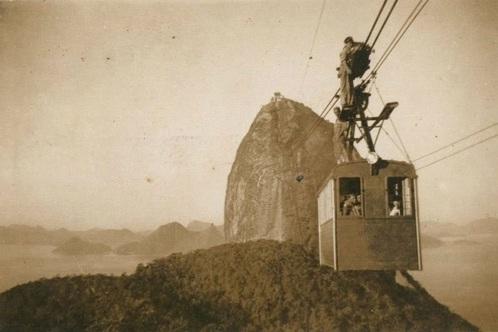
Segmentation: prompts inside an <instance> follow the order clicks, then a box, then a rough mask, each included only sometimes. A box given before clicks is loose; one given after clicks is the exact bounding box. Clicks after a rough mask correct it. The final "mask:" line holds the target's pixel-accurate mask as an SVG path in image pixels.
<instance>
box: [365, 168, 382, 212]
mask: <svg viewBox="0 0 498 332" xmlns="http://www.w3.org/2000/svg"><path fill="white" fill-rule="evenodd" d="M363 183H364V188H363V195H364V201H365V217H367V218H374V217H383V216H387V213H386V190H385V178H384V177H380V176H375V177H366V178H365V179H364V181H363Z"/></svg>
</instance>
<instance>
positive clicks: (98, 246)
mask: <svg viewBox="0 0 498 332" xmlns="http://www.w3.org/2000/svg"><path fill="white" fill-rule="evenodd" d="M111 251H112V249H111V247H109V246H106V245H105V244H103V243H95V242H90V241H85V240H82V239H80V238H79V237H73V238H71V239H69V240H67V241H66V242H64V243H63V244H61V245H60V246H58V247H57V248H55V249H54V250H53V252H54V253H55V254H59V255H70V256H81V255H105V254H109V253H111Z"/></svg>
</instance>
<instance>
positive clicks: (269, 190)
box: [225, 98, 359, 250]
mask: <svg viewBox="0 0 498 332" xmlns="http://www.w3.org/2000/svg"><path fill="white" fill-rule="evenodd" d="M317 121H319V122H318V123H319V125H317ZM313 127H315V129H314V130H313V133H312V135H311V136H309V137H308V138H307V139H306V140H304V138H305V137H306V136H307V133H309V132H310V129H311V128H313ZM334 129H335V125H334V124H333V123H330V122H328V121H326V120H319V117H318V115H317V114H316V113H314V112H313V111H312V110H311V109H310V108H308V107H306V106H304V105H303V104H301V103H298V102H295V101H292V100H290V99H285V98H273V99H272V102H270V103H269V104H267V105H265V106H263V107H262V109H261V110H260V111H259V113H258V114H257V116H256V118H255V119H254V122H253V124H252V125H251V127H250V129H249V131H248V133H247V134H246V136H245V137H244V139H243V140H242V142H241V144H240V146H239V148H238V151H237V155H236V158H235V162H234V163H233V165H232V170H231V172H230V175H229V177H228V185H227V191H226V198H225V237H226V239H227V240H228V241H248V240H254V239H274V240H279V241H283V240H290V241H292V242H294V243H299V244H303V245H304V246H305V247H307V248H308V249H311V250H316V249H317V247H318V230H317V222H316V220H317V215H316V214H317V211H316V209H317V207H316V193H317V190H318V188H319V186H320V185H321V183H322V181H323V180H324V178H325V177H326V176H327V175H328V173H329V172H330V170H331V168H332V167H333V166H334V165H336V164H337V163H338V162H341V161H345V160H347V159H348V157H347V155H346V151H345V149H344V145H343V143H342V142H341V141H340V140H339V139H338V138H337V137H335V134H334V133H335V131H334ZM353 158H354V159H356V158H359V155H358V153H357V152H356V151H355V152H354V154H353Z"/></svg>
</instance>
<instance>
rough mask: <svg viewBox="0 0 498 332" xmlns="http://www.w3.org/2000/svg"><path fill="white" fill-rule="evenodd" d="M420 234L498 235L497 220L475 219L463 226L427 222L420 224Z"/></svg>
mask: <svg viewBox="0 0 498 332" xmlns="http://www.w3.org/2000/svg"><path fill="white" fill-rule="evenodd" d="M422 233H425V234H429V235H431V236H435V237H454V236H467V235H479V234H498V218H483V219H477V220H474V221H472V222H470V223H468V224H463V225H457V224H453V223H438V222H427V223H423V224H422Z"/></svg>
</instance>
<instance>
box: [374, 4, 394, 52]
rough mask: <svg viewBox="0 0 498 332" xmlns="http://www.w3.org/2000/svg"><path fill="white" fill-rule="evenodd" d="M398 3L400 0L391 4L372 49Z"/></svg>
mask: <svg viewBox="0 0 498 332" xmlns="http://www.w3.org/2000/svg"><path fill="white" fill-rule="evenodd" d="M397 4H398V0H395V1H394V3H393V5H392V6H391V9H390V10H389V13H387V16H386V18H385V20H384V23H382V26H381V27H380V30H379V32H378V33H377V37H375V39H374V41H373V43H372V46H371V48H372V49H373V48H374V46H375V43H377V39H379V37H380V34H381V33H382V30H384V27H385V26H386V23H387V21H388V20H389V17H390V16H391V14H392V12H393V10H394V7H396V5H397Z"/></svg>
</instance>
